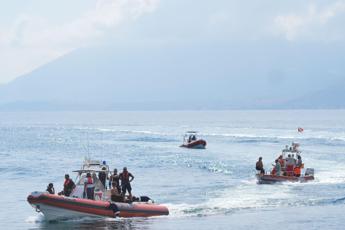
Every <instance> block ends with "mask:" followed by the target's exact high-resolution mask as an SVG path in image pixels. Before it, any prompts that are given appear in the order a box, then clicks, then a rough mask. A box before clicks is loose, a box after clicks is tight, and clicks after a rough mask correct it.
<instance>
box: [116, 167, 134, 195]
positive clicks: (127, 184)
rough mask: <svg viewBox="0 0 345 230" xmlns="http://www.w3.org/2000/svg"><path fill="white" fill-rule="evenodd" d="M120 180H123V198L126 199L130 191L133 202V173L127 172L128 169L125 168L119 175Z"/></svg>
mask: <svg viewBox="0 0 345 230" xmlns="http://www.w3.org/2000/svg"><path fill="white" fill-rule="evenodd" d="M119 178H120V180H121V188H122V196H123V197H125V195H126V191H128V194H129V200H132V187H131V182H132V181H133V180H134V176H133V175H132V173H130V172H128V171H127V167H124V168H123V171H122V173H120V175H119Z"/></svg>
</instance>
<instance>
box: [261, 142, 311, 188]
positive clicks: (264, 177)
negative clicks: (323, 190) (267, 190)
mask: <svg viewBox="0 0 345 230" xmlns="http://www.w3.org/2000/svg"><path fill="white" fill-rule="evenodd" d="M299 147H300V144H298V143H294V142H293V143H292V146H291V147H289V146H288V145H286V146H285V149H283V150H282V154H281V156H280V158H279V159H281V160H282V161H283V162H285V163H284V164H288V162H289V160H291V159H292V161H295V162H296V160H293V159H295V158H293V157H294V154H296V156H297V157H299V158H300V159H301V153H302V151H300V150H299ZM287 155H288V157H287ZM289 167H291V168H290V169H289ZM295 169H298V170H297V172H295ZM302 169H304V164H303V163H302V164H301V165H300V166H298V167H297V166H296V167H295V168H294V166H293V164H290V166H289V165H287V166H286V168H284V169H283V168H282V173H281V174H283V175H276V172H275V169H273V170H271V173H270V174H263V173H258V174H256V178H257V180H258V183H259V184H274V183H278V182H302V183H303V182H308V181H313V180H314V179H315V178H314V169H313V168H306V169H305V170H304V174H303V173H302ZM296 175H299V176H296Z"/></svg>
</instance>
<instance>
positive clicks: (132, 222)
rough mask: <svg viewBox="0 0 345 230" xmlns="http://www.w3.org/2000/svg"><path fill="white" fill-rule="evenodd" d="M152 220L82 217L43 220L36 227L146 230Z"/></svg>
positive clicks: (88, 229) (85, 229)
mask: <svg viewBox="0 0 345 230" xmlns="http://www.w3.org/2000/svg"><path fill="white" fill-rule="evenodd" d="M150 225H151V222H150V220H149V219H147V218H139V219H122V218H120V219H87V220H85V219H80V220H68V221H56V222H47V221H42V222H41V223H40V224H39V225H37V228H34V229H57V230H59V229H61V230H63V229H84V230H92V229H114V230H116V229H121V230H136V229H141V230H146V229H149V227H150Z"/></svg>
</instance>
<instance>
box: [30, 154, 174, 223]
mask: <svg viewBox="0 0 345 230" xmlns="http://www.w3.org/2000/svg"><path fill="white" fill-rule="evenodd" d="M101 171H103V172H106V173H109V167H108V166H107V165H106V164H105V162H103V163H102V164H101V163H100V162H99V161H92V160H89V159H86V160H85V162H84V164H83V166H82V168H81V169H80V170H75V171H74V172H77V173H78V176H77V179H76V180H75V181H76V184H75V185H76V187H75V188H74V190H73V191H72V193H71V195H70V196H69V197H67V196H64V195H57V194H49V193H48V192H32V193H31V194H30V195H29V196H28V197H27V201H28V203H29V204H30V205H31V206H32V207H33V208H34V209H35V210H36V211H37V212H40V213H42V214H43V215H44V217H45V219H46V220H48V221H51V220H60V219H75V218H81V217H112V218H115V217H125V218H129V217H152V216H162V215H169V210H168V208H167V207H165V206H163V205H158V204H155V203H154V201H153V200H151V199H150V198H149V197H147V196H142V197H139V198H137V199H135V201H131V202H113V201H111V194H110V190H107V189H106V188H104V186H103V184H102V183H101V182H100V180H99V179H98V178H97V177H94V184H95V192H94V193H95V200H90V199H85V198H84V194H83V193H84V179H85V176H86V174H87V173H92V174H95V173H98V172H101Z"/></svg>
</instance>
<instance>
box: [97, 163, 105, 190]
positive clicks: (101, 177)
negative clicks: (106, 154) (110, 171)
mask: <svg viewBox="0 0 345 230" xmlns="http://www.w3.org/2000/svg"><path fill="white" fill-rule="evenodd" d="M106 170H107V168H106V167H103V168H102V171H100V172H99V173H98V179H99V180H100V181H101V183H102V185H103V187H104V188H105V189H106V188H107V187H106V180H107V174H106Z"/></svg>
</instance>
